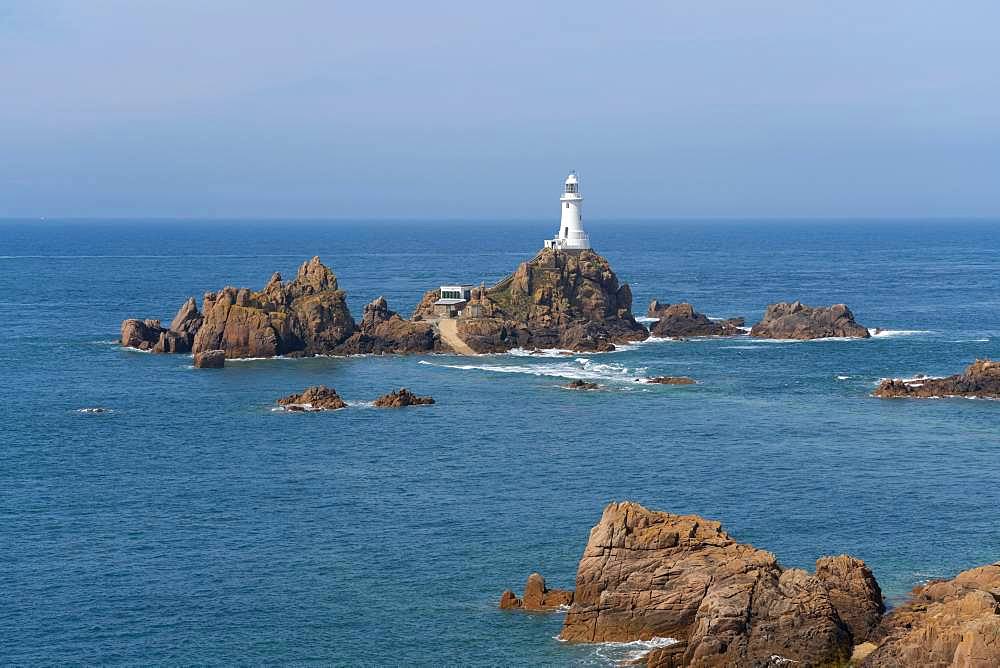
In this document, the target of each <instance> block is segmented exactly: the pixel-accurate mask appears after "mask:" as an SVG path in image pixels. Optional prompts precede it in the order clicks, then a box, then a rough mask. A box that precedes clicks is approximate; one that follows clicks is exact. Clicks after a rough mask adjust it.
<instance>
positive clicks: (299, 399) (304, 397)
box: [278, 385, 347, 411]
mask: <svg viewBox="0 0 1000 668" xmlns="http://www.w3.org/2000/svg"><path fill="white" fill-rule="evenodd" d="M278 405H279V406H282V407H284V409H285V410H287V411H335V410H338V409H340V408H346V407H347V404H346V403H345V402H344V400H343V399H341V398H340V395H339V394H337V391H336V390H334V389H331V388H329V387H327V386H326V385H315V386H313V387H309V388H306V389H305V391H303V392H302V393H301V394H290V395H288V396H287V397H283V398H281V399H278Z"/></svg>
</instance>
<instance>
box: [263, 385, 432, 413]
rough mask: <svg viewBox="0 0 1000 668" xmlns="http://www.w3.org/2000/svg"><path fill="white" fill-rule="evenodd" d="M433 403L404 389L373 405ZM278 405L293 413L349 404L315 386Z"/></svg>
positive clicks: (280, 400)
mask: <svg viewBox="0 0 1000 668" xmlns="http://www.w3.org/2000/svg"><path fill="white" fill-rule="evenodd" d="M433 403H434V399H433V398H432V397H421V396H417V395H416V394H414V393H413V392H411V391H410V390H408V389H406V388H405V387H402V388H400V389H398V390H395V391H393V392H390V393H388V394H384V395H382V396H381V397H379V398H378V399H376V400H375V401H374V402H373V403H372V405H373V406H374V407H375V408H404V407H406V406H427V405H430V404H433ZM278 405H279V406H281V407H282V408H284V409H285V410H286V411H292V412H312V411H335V410H340V409H341V408H347V402H345V401H344V400H343V399H341V398H340V395H339V394H337V391H336V390H334V389H331V388H329V387H327V386H326V385H314V386H313V387H308V388H306V389H305V390H303V391H302V392H300V393H298V394H290V395H288V396H287V397H282V398H281V399H278Z"/></svg>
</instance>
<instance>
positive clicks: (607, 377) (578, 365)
mask: <svg viewBox="0 0 1000 668" xmlns="http://www.w3.org/2000/svg"><path fill="white" fill-rule="evenodd" d="M419 364H425V365H428V366H436V367H440V368H444V369H458V370H461V371H485V372H487V373H515V374H525V375H529V376H539V377H548V378H568V379H570V380H590V381H595V380H603V381H611V382H618V383H638V382H640V379H639V377H640V376H642V375H643V374H645V372H646V368H645V367H636V368H629V367H626V366H622V365H621V364H615V363H613V362H610V363H599V362H594V361H592V360H590V359H588V358H586V357H577V358H576V359H573V360H566V361H564V362H558V363H543V364H439V363H436V362H429V361H427V360H420V362H419Z"/></svg>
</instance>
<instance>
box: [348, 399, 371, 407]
mask: <svg viewBox="0 0 1000 668" xmlns="http://www.w3.org/2000/svg"><path fill="white" fill-rule="evenodd" d="M344 403H345V404H347V405H348V406H349V407H350V408H374V407H375V402H374V401H347V400H346V399H345V400H344Z"/></svg>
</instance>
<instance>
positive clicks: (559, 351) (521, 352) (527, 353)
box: [506, 348, 575, 357]
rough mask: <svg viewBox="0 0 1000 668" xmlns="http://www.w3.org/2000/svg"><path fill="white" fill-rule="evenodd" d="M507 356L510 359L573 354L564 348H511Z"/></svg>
mask: <svg viewBox="0 0 1000 668" xmlns="http://www.w3.org/2000/svg"><path fill="white" fill-rule="evenodd" d="M506 354H507V355H510V356H512V357H569V356H570V355H574V354H575V353H574V352H573V351H572V350H566V349H564V348H532V349H530V350H529V349H528V348H511V349H510V350H508V351H507V353H506Z"/></svg>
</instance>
